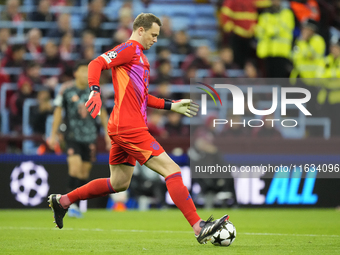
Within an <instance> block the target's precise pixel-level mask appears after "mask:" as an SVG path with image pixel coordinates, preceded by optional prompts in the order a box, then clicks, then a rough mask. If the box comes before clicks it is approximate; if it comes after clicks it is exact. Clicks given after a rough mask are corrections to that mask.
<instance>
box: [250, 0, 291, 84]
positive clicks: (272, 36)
mask: <svg viewBox="0 0 340 255" xmlns="http://www.w3.org/2000/svg"><path fill="white" fill-rule="evenodd" d="M294 25H295V22H294V15H293V13H292V11H291V10H290V9H286V8H282V7H281V0H272V6H271V7H269V8H268V9H267V10H266V11H265V12H264V13H262V14H260V15H259V20H258V23H257V26H256V30H255V35H256V38H257V40H258V42H257V49H256V53H257V56H258V57H259V58H262V59H264V64H265V75H266V77H268V78H288V77H289V74H290V71H291V63H290V61H289V58H290V54H291V50H292V43H293V29H294Z"/></svg>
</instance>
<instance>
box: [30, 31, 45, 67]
mask: <svg viewBox="0 0 340 255" xmlns="http://www.w3.org/2000/svg"><path fill="white" fill-rule="evenodd" d="M41 37H42V33H41V31H40V29H38V28H32V29H31V30H30V31H28V32H27V43H26V51H27V53H29V54H30V55H31V57H32V59H33V60H35V61H39V62H40V61H42V58H43V57H42V53H43V46H42V45H41Z"/></svg>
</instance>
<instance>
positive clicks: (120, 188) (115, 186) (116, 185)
mask: <svg viewBox="0 0 340 255" xmlns="http://www.w3.org/2000/svg"><path fill="white" fill-rule="evenodd" d="M111 185H112V188H113V189H114V190H115V191H116V192H122V191H125V190H127V189H128V188H129V186H130V181H126V182H120V183H114V184H113V183H112V182H111Z"/></svg>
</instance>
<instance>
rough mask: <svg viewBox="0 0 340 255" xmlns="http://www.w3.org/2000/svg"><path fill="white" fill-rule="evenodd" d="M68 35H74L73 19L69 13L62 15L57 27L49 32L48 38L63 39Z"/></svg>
mask: <svg viewBox="0 0 340 255" xmlns="http://www.w3.org/2000/svg"><path fill="white" fill-rule="evenodd" d="M66 33H73V31H72V27H71V17H70V14H68V13H61V14H60V15H59V17H58V24H57V27H56V28H54V29H50V30H49V31H48V32H47V37H52V38H61V37H63V36H64V35H65V34H66Z"/></svg>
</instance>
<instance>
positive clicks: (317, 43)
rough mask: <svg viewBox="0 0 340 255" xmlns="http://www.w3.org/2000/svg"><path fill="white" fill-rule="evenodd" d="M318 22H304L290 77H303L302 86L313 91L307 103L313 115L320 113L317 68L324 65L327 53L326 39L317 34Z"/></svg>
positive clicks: (293, 55)
mask: <svg viewBox="0 0 340 255" xmlns="http://www.w3.org/2000/svg"><path fill="white" fill-rule="evenodd" d="M317 29H318V27H317V23H316V21H314V20H312V19H308V20H306V21H305V22H304V23H303V24H302V30H301V35H300V37H299V38H298V39H297V40H296V41H295V45H294V48H293V53H292V59H293V66H294V69H293V70H292V72H291V74H290V78H292V79H294V78H296V77H299V78H301V81H302V84H301V86H303V87H305V88H307V89H308V90H309V91H310V92H311V99H310V100H309V101H308V103H307V108H308V111H309V112H310V113H311V114H312V115H313V116H317V115H318V114H319V109H318V104H317V100H316V98H317V94H318V91H319V86H320V84H319V83H318V80H316V79H315V78H317V70H318V69H319V68H320V67H321V66H322V63H323V58H324V54H325V49H326V48H325V46H326V45H325V41H324V39H323V38H322V37H321V36H320V35H318V34H317Z"/></svg>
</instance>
